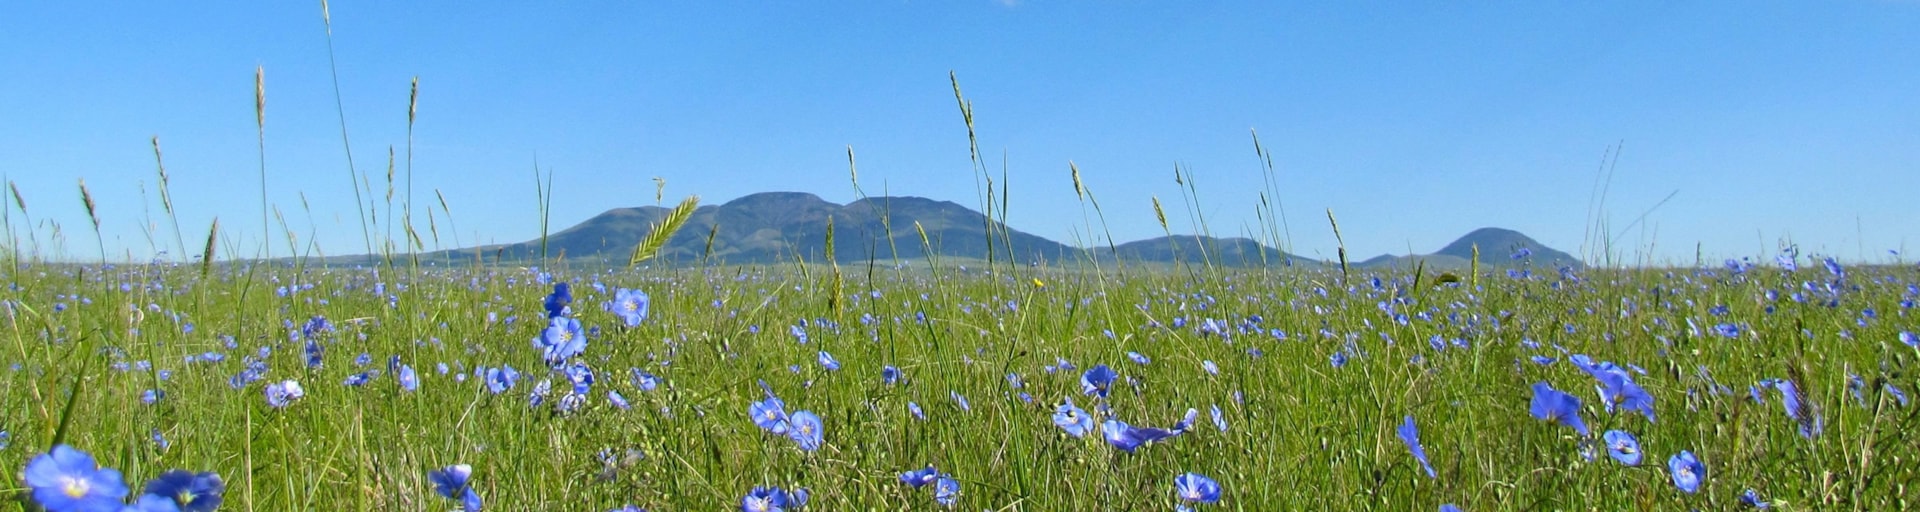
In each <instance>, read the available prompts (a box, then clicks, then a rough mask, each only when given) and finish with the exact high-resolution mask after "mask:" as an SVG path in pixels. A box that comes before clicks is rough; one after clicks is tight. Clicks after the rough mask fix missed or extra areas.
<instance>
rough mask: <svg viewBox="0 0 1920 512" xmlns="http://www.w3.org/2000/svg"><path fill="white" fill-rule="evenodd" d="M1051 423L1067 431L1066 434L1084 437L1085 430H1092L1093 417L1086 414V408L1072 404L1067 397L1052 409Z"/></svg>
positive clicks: (1071, 400)
mask: <svg viewBox="0 0 1920 512" xmlns="http://www.w3.org/2000/svg"><path fill="white" fill-rule="evenodd" d="M1053 424H1054V425H1056V426H1059V427H1060V429H1061V430H1065V431H1067V435H1070V436H1073V437H1086V435H1087V432H1089V431H1092V430H1093V417H1092V416H1088V415H1087V411H1086V410H1084V409H1081V408H1080V407H1078V406H1075V405H1073V399H1067V401H1065V402H1061V403H1060V407H1057V408H1055V409H1054V411H1053Z"/></svg>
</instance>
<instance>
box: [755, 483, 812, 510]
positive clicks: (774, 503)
mask: <svg viewBox="0 0 1920 512" xmlns="http://www.w3.org/2000/svg"><path fill="white" fill-rule="evenodd" d="M796 498H797V499H796ZM806 501H807V500H806V491H805V490H795V493H794V494H791V495H790V494H788V493H787V491H783V490H780V488H779V487H754V488H753V490H752V491H749V492H747V495H746V496H742V497H740V512H782V511H785V510H787V509H789V508H800V505H803V504H805V503H806Z"/></svg>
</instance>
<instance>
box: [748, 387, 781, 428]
mask: <svg viewBox="0 0 1920 512" xmlns="http://www.w3.org/2000/svg"><path fill="white" fill-rule="evenodd" d="M747 415H748V416H751V417H753V424H754V425H757V426H759V427H760V428H761V429H764V430H766V431H768V432H772V433H775V434H783V435H784V434H786V433H787V404H786V402H782V401H780V399H779V398H778V397H775V396H773V392H771V391H769V392H767V399H766V400H761V401H758V402H754V403H753V404H752V405H748V406H747Z"/></svg>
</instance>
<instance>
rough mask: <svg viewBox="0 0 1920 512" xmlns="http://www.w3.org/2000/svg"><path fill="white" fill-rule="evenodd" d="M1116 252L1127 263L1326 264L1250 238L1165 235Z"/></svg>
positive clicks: (1242, 265) (1302, 265)
mask: <svg viewBox="0 0 1920 512" xmlns="http://www.w3.org/2000/svg"><path fill="white" fill-rule="evenodd" d="M1203 248H1204V249H1205V251H1204V252H1203V251H1202V249H1203ZM1096 252H1099V253H1102V254H1104V253H1105V252H1106V251H1097V250H1096ZM1112 252H1114V253H1117V254H1119V255H1120V258H1121V259H1123V260H1126V261H1159V262H1174V261H1186V262H1188V263H1199V262H1203V261H1211V262H1213V263H1214V264H1216V265H1224V266H1229V267H1259V266H1269V265H1270V266H1301V267H1309V268H1312V267H1319V266H1321V264H1322V263H1321V262H1320V261H1319V260H1314V259H1311V258H1305V257H1301V256H1297V255H1292V254H1287V253H1284V252H1280V250H1279V249H1275V248H1272V247H1267V246H1265V245H1261V244H1260V242H1257V241H1254V240H1253V239H1250V238H1214V237H1209V236H1192V235H1176V236H1163V237H1159V238H1149V239H1146V240H1136V241H1132V242H1127V243H1124V244H1120V245H1116V246H1114V247H1113V251H1112Z"/></svg>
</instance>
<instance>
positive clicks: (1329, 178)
mask: <svg viewBox="0 0 1920 512" xmlns="http://www.w3.org/2000/svg"><path fill="white" fill-rule="evenodd" d="M327 15H328V16H330V20H331V30H332V39H331V52H332V53H331V58H332V62H333V63H334V64H335V66H337V67H336V68H330V67H329V57H330V53H329V39H328V25H327V24H326V23H325V21H323V17H322V9H321V5H320V4H319V3H318V2H193V3H170V2H162V3H125V2H116V3H92V2H5V3H0V173H3V174H4V175H5V178H6V179H7V180H10V181H11V182H13V183H14V185H15V186H16V187H17V189H18V191H19V193H20V195H21V196H22V197H23V198H24V199H25V201H26V206H27V209H26V211H25V212H24V215H23V213H22V212H21V211H20V210H19V209H18V208H10V209H9V210H8V214H9V215H10V223H11V225H12V227H13V231H14V233H15V237H16V238H17V239H19V240H20V242H19V244H20V245H22V246H25V247H27V248H29V249H30V248H31V247H33V246H38V247H40V250H41V251H42V255H43V256H44V257H48V258H55V259H70V260H98V259H99V254H100V253H101V251H102V249H99V248H98V247H101V246H104V252H105V253H106V254H107V259H109V260H115V261H124V260H134V261H145V260H148V259H151V258H155V257H159V258H167V259H184V258H182V256H183V254H182V253H186V254H185V255H184V256H186V257H188V258H190V257H191V256H192V255H197V254H198V252H199V247H201V245H202V244H203V243H204V240H205V237H206V233H207V230H208V227H209V224H210V223H212V222H213V220H214V219H215V218H216V217H217V218H218V219H219V222H220V230H221V231H220V233H221V235H220V236H221V238H222V240H223V241H224V242H223V245H222V249H221V252H222V254H223V255H224V256H223V257H232V256H240V257H252V256H257V255H260V254H263V251H267V252H266V253H267V254H271V255H275V256H279V255H285V254H287V253H288V252H289V249H288V246H287V243H286V238H285V234H284V232H283V229H282V227H281V226H282V224H281V222H280V221H277V220H268V221H266V224H267V225H266V226H263V220H264V219H263V218H262V217H263V215H262V213H263V210H262V199H263V195H262V173H261V168H262V166H263V156H262V152H261V149H260V144H261V143H260V141H259V139H258V137H259V133H258V132H257V130H258V128H257V127H256V124H255V108H254V107H255V104H254V77H255V70H256V68H258V69H260V70H263V72H264V77H265V93H266V109H265V129H264V132H265V142H264V147H265V151H264V167H265V184H264V186H265V194H264V199H265V201H266V202H267V203H269V205H268V208H269V209H273V210H277V211H278V212H279V213H280V215H281V217H282V218H284V219H285V220H284V225H285V226H286V228H289V229H291V230H292V231H293V232H295V234H296V235H297V239H298V243H299V244H300V245H299V247H300V248H301V249H302V250H305V249H306V248H307V247H308V244H309V243H310V242H311V243H316V244H317V245H318V246H319V249H320V250H321V251H322V252H324V253H327V254H349V253H363V252H366V242H365V240H366V238H365V237H363V230H362V221H361V219H362V215H361V214H359V213H358V212H360V211H362V207H360V206H356V204H357V201H367V202H371V203H372V206H371V208H375V209H377V210H378V213H377V216H378V224H377V225H376V226H374V227H373V228H371V229H372V231H373V233H372V235H371V236H372V237H374V238H375V239H385V237H386V236H387V235H386V233H385V231H386V229H387V226H389V225H391V226H393V232H394V234H393V235H392V236H393V239H395V240H399V239H401V238H402V237H403V235H402V234H401V232H400V231H399V225H400V223H399V222H397V221H396V222H389V221H388V220H387V217H388V213H387V212H388V206H387V204H386V190H387V185H386V183H387V177H386V176H387V170H388V162H389V158H388V155H389V151H392V152H393V154H394V155H396V156H395V158H394V160H393V161H394V162H395V164H394V165H393V167H394V168H395V181H396V183H397V184H396V191H395V198H394V202H393V207H392V211H393V212H394V213H393V215H395V216H397V215H399V214H400V211H401V210H402V209H403V207H402V205H403V204H404V203H405V202H406V200H407V190H406V187H407V182H408V179H409V177H410V178H411V184H412V199H413V204H414V208H412V216H413V223H414V224H415V225H416V229H417V230H418V231H419V232H420V236H422V237H424V238H426V239H427V240H426V243H427V245H428V246H429V248H432V247H435V246H436V245H437V246H438V247H441V248H452V247H456V246H471V245H474V244H476V243H510V242H518V241H523V240H528V239H533V238H537V237H538V236H539V233H540V205H539V201H538V194H537V193H536V189H535V186H534V185H535V173H536V171H537V172H540V173H547V172H551V174H552V184H553V190H552V197H553V201H552V204H551V205H550V208H549V211H550V215H549V219H550V220H549V222H550V224H551V228H550V229H551V230H553V231H558V230H560V229H563V228H565V227H566V226H570V225H573V224H574V223H577V222H580V221H584V220H586V219H588V218H590V217H592V216H593V215H596V214H598V213H601V212H604V211H606V210H609V209H613V208H620V207H632V206H643V205H653V204H659V203H664V204H666V205H668V206H671V205H672V204H673V203H674V202H676V201H677V200H679V199H680V198H682V197H685V196H688V195H698V196H700V197H701V199H702V201H703V203H704V204H719V203H723V202H726V201H729V200H732V199H735V198H738V197H740V196H743V195H747V194H751V193H755V192H766V191H800V192H809V193H813V194H816V195H818V196H820V197H822V198H824V199H826V200H828V201H832V202H836V203H845V202H848V201H851V200H853V199H856V198H857V197H858V196H856V192H855V190H854V187H853V186H852V182H851V180H850V175H849V172H848V159H847V152H848V148H851V149H852V151H853V152H854V153H855V155H856V160H857V165H858V176H859V184H860V186H861V188H862V189H863V190H864V191H865V192H866V193H867V194H869V195H883V194H893V195H911V196H922V197H929V198H933V199H938V200H946V201H953V202H955V203H958V204H961V205H963V206H969V207H975V208H977V207H978V205H979V204H980V188H979V185H978V183H979V174H978V173H977V172H976V171H975V165H974V163H973V162H972V161H971V159H970V157H969V150H968V139H967V128H966V126H965V124H964V123H963V121H962V117H961V115H960V109H959V108H958V106H957V103H956V101H955V98H954V89H953V84H952V83H951V82H950V81H949V76H950V74H951V76H953V77H957V79H958V82H959V86H960V88H961V89H962V92H963V93H964V95H965V97H966V99H967V100H968V101H970V102H971V103H972V108H973V112H974V120H975V130H976V132H977V135H978V143H979V148H980V151H981V154H982V157H983V159H984V160H985V161H984V162H983V163H982V165H983V166H984V168H985V169H987V170H988V172H989V173H990V174H991V175H992V176H994V178H995V179H1000V176H1001V175H1002V173H1003V172H1004V174H1005V180H1004V181H1005V182H1006V185H1007V186H1008V189H1009V191H1010V197H1009V201H1008V202H1009V204H1010V208H1009V210H1008V211H1007V212H1006V216H1007V221H1008V223H1009V224H1010V225H1011V226H1012V227H1013V228H1015V229H1019V230H1022V231H1026V232H1030V233H1033V234H1037V235H1040V236H1045V237H1048V238H1053V239H1056V240H1061V241H1065V242H1068V243H1075V242H1078V243H1079V244H1081V245H1105V243H1106V237H1107V233H1109V232H1110V233H1111V236H1112V237H1113V238H1114V239H1117V240H1118V241H1120V242H1125V241H1130V240H1135V239H1142V238H1148V237H1154V236H1160V235H1162V234H1163V232H1162V230H1161V227H1160V226H1159V224H1158V223H1157V222H1156V221H1155V217H1154V214H1153V207H1152V202H1153V201H1154V200H1155V199H1156V198H1157V199H1158V200H1159V201H1160V202H1161V203H1162V204H1163V205H1164V206H1165V209H1166V212H1167V216H1168V221H1169V224H1170V226H1169V227H1170V228H1171V229H1172V231H1173V232H1174V233H1192V232H1194V231H1195V225H1196V222H1195V221H1194V219H1195V216H1196V214H1197V215H1198V216H1199V218H1203V219H1204V220H1205V221H1206V224H1207V226H1208V227H1209V228H1210V231H1211V232H1212V233H1213V234H1216V235H1222V236H1239V235H1245V234H1258V233H1265V232H1266V228H1265V227H1264V225H1263V224H1262V220H1261V218H1260V217H1258V216H1257V215H1256V209H1257V207H1258V205H1259V204H1260V201H1261V199H1260V198H1261V195H1260V194H1261V193H1262V192H1263V191H1272V192H1273V193H1274V194H1275V199H1277V209H1278V211H1279V213H1281V214H1283V216H1284V217H1285V222H1284V225H1283V226H1282V227H1281V228H1280V229H1281V231H1282V232H1283V237H1282V238H1284V240H1283V242H1284V243H1285V244H1286V247H1287V248H1288V249H1289V250H1290V251H1291V252H1294V253H1296V254H1301V255H1305V256H1309V257H1319V258H1332V257H1333V255H1334V254H1335V250H1336V247H1337V242H1336V241H1335V237H1334V233H1333V230H1332V229H1331V228H1330V226H1329V225H1328V222H1327V212H1328V211H1329V210H1331V211H1332V212H1333V214H1334V215H1335V216H1336V217H1337V218H1338V220H1339V227H1340V232H1341V234H1342V235H1343V236H1344V240H1345V243H1346V246H1347V249H1348V253H1349V254H1351V255H1353V256H1354V257H1355V259H1363V258H1366V257H1370V256H1372V255H1377V254H1382V253H1392V254H1408V253H1428V252H1432V251H1434V250H1437V249H1439V248H1440V247H1441V246H1443V245H1445V244H1447V243H1448V242H1450V241H1452V240H1453V239H1455V238H1457V237H1459V236H1461V235H1462V234H1465V233H1466V232H1468V231H1470V230H1472V229H1475V228H1479V227H1485V226H1497V227H1504V228H1509V229H1515V230H1518V231H1521V232H1523V233H1526V234H1528V235H1530V236H1532V237H1533V238H1535V239H1537V240H1539V241H1540V242H1542V243H1543V244H1546V245H1548V246H1551V247H1554V248H1559V249H1562V250H1565V251H1568V252H1573V253H1577V254H1583V255H1592V254H1598V253H1599V252H1601V251H1605V250H1606V249H1605V248H1607V247H1611V249H1610V252H1611V253H1612V254H1613V255H1614V257H1615V258H1616V260H1617V261H1621V262H1635V263H1663V264H1692V263H1693V262H1694V261H1695V258H1696V255H1698V256H1701V257H1704V258H1705V259H1706V261H1707V262H1709V263H1711V262H1714V261H1719V260H1720V259H1724V258H1729V257H1742V256H1752V257H1755V258H1757V259H1762V260H1766V259H1770V257H1771V255H1772V254H1773V253H1774V251H1776V250H1778V249H1779V248H1780V247H1781V246H1782V244H1784V243H1793V244H1797V245H1798V246H1799V247H1800V248H1801V250H1802V251H1803V252H1806V253H1821V254H1831V255H1836V256H1838V257H1840V258H1842V259H1844V260H1848V261H1874V262H1882V261H1890V260H1892V259H1894V258H1896V256H1893V255H1890V254H1889V251H1890V250H1900V251H1902V252H1903V254H1904V253H1907V252H1909V251H1916V250H1920V222H1916V221H1917V220H1920V200H1916V191H1920V94H1914V93H1913V91H1920V66H1915V65H1914V64H1913V63H1916V62H1920V31H1915V30H1913V27H1920V2H1910V1H1891V0H1877V1H1830V2H1669V1H1656V2H1637V1H1628V2H1565V3H1562V2H1463V3H1391V2H1368V1H1336V2H1212V1H1196V2H1137V1H1116V2H1043V1H1034V0H1022V1H991V0H982V1H960V0H955V1H940V2H897V1H896V2H882V1H871V2H867V1H855V2H840V3H814V2H778V1H770V2H538V3H527V4H517V3H516V4H505V3H499V4H496V3H492V2H443V3H426V2H419V3H412V2H408V3H401V2H352V1H341V2H334V3H333V4H331V5H330V6H329V8H328V12H327ZM335 69H337V74H335V71H334V70H335ZM336 77H337V87H336ZM416 78H417V79H418V80H419V100H418V111H417V112H418V117H417V119H416V121H415V122H414V123H413V124H412V126H411V137H409V124H408V115H407V114H408V94H409V85H410V83H411V81H412V80H414V79H416ZM343 118H344V123H343ZM343 124H344V126H345V132H346V137H345V138H344V140H345V142H346V143H343V137H342V125H343ZM1256 131H1257V133H1258V136H1259V140H1260V143H1261V145H1262V147H1263V148H1264V149H1266V150H1267V151H1268V152H1269V154H1270V155H1271V158H1272V164H1273V175H1272V182H1271V187H1269V185H1268V181H1267V180H1266V179H1265V178H1264V177H1263V166H1262V163H1261V160H1260V159H1259V158H1258V157H1257V156H1256V154H1255V152H1254V144H1253V137H1252V134H1253V133H1254V132H1256ZM155 137H157V138H158V139H159V142H160V145H161V148H162V150H163V154H164V162H165V165H166V169H167V171H168V173H169V182H168V184H169V191H170V198H171V201H172V203H173V205H174V207H175V214H174V215H173V216H171V217H170V216H168V215H167V214H166V213H165V212H164V211H163V209H162V204H161V198H160V196H159V191H158V174H157V172H156V169H155V158H154V153H153V147H152V144H151V142H150V141H151V139H153V138H155ZM349 144H350V146H351V153H349V151H348V150H347V146H348V145H349ZM349 154H350V155H351V165H350V164H349ZM409 154H411V159H410V161H409V159H408V155H409ZM1605 161H1611V162H1613V163H1612V165H1610V166H1603V162H1605ZM1070 165H1072V166H1077V167H1078V169H1079V170H1080V173H1081V179H1082V181H1083V182H1084V183H1085V185H1086V186H1087V187H1088V188H1089V189H1090V190H1091V191H1092V192H1093V194H1094V197H1095V198H1097V199H1098V201H1099V204H1100V206H1101V211H1102V213H1103V214H1104V218H1105V222H1104V225H1103V224H1102V223H1101V220H1100V218H1099V217H1092V215H1093V212H1091V210H1089V209H1088V208H1086V207H1085V206H1083V203H1082V202H1081V201H1080V200H1079V198H1078V197H1077V196H1076V195H1075V193H1074V190H1073V185H1072V180H1071V177H1070V172H1069V166H1070ZM1176 168H1177V169H1181V172H1182V173H1183V174H1185V175H1187V176H1190V177H1191V179H1192V183H1193V186H1192V188H1191V196H1189V195H1188V194H1187V193H1186V192H1183V187H1182V186H1181V185H1178V184H1176V183H1175V180H1174V177H1175V169H1176ZM1602 169H1610V171H1609V172H1607V176H1610V178H1608V179H1602V177H1601V176H1602V174H1601V171H1602ZM362 176H364V179H365V180H366V181H365V183H366V184H367V187H368V188H370V189H371V190H363V192H362V195H363V197H360V198H358V199H356V197H355V188H354V186H353V183H355V182H356V181H355V180H360V179H362V178H361V177H362ZM656 177H657V178H660V179H662V180H664V183H665V188H664V191H663V193H662V195H663V196H664V197H663V200H658V201H657V200H656V188H655V187H656V181H655V178H656ZM80 180H85V182H86V184H87V187H88V189H89V191H90V193H91V194H92V196H93V198H94V200H95V202H96V204H97V205H98V207H97V213H98V215H99V217H100V231H101V232H102V235H101V239H100V240H99V245H96V241H95V237H94V235H93V232H92V228H91V225H90V221H89V220H88V217H87V213H86V210H85V208H84V206H83V204H82V202H81V201H80V200H79V197H78V196H79V194H78V190H77V189H78V184H79V182H80ZM1602 192H1604V194H1602ZM436 193H437V194H440V195H443V196H444V197H445V198H446V206H447V210H448V211H451V214H452V216H451V217H452V218H451V219H449V218H448V217H447V216H446V215H445V214H444V213H445V212H444V211H443V210H442V209H441V208H440V205H439V202H438V200H437V199H435V195H436ZM1602 195H1604V198H1605V199H1604V201H1601V200H1599V199H1598V198H1599V197H1600V196H1602ZM1663 201H1664V202H1663ZM429 205H431V209H432V210H433V215H434V219H433V223H434V225H435V227H436V228H437V229H438V232H439V235H438V240H437V243H436V241H435V239H434V237H433V235H431V233H430V232H429V230H428V229H427V224H428V219H427V210H428V208H429ZM172 219H177V221H178V224H179V226H180V227H179V231H180V232H181V233H182V235H181V236H180V237H178V239H179V241H176V237H175V235H174V233H175V230H174V228H173V227H172V225H173V222H172ZM56 225H57V226H58V232H59V233H58V239H55V233H54V231H55V230H54V226H56ZM1089 226H1091V229H1089ZM1595 226H1601V227H1602V229H1596V228H1595ZM1596 231H1602V232H1605V234H1604V235H1595V234H1594V233H1595V232H1596ZM30 235H31V236H33V237H35V238H34V239H33V240H32V241H30V240H29V239H28V237H29V236H30ZM1603 239H1604V240H1606V243H1601V242H1598V240H1603ZM376 243H377V242H376ZM183 245H184V246H185V247H187V248H188V249H187V250H185V251H182V250H180V249H179V247H180V246H183ZM163 253H164V254H163ZM1899 258H1902V259H1903V260H1905V261H1911V260H1912V258H1911V257H1910V256H1899Z"/></svg>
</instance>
